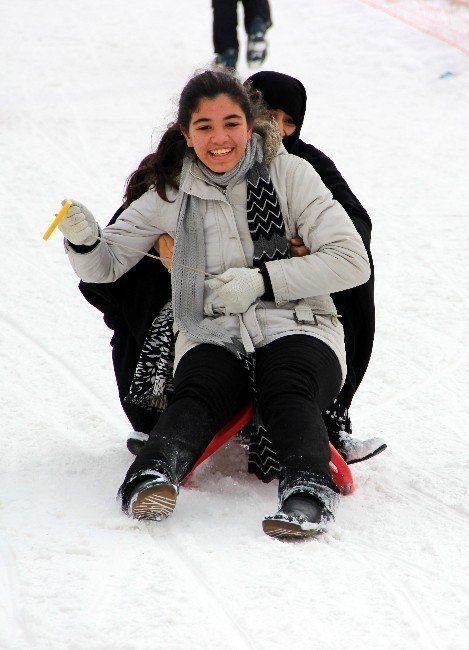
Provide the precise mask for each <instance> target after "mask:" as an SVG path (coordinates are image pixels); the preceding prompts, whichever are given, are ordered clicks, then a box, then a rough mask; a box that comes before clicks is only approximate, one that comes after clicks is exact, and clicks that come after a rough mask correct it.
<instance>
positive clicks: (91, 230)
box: [59, 201, 99, 246]
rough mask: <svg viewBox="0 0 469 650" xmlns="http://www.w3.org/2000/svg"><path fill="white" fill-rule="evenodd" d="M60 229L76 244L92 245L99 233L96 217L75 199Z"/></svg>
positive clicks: (66, 237)
mask: <svg viewBox="0 0 469 650" xmlns="http://www.w3.org/2000/svg"><path fill="white" fill-rule="evenodd" d="M59 230H60V231H61V232H62V233H63V236H64V237H65V239H68V241H69V242H71V243H72V244H75V246H92V245H93V244H94V243H95V242H96V240H97V238H98V235H99V227H98V224H97V222H96V219H95V218H94V217H93V215H92V214H91V212H90V211H89V210H88V208H85V206H84V205H82V204H81V203H78V202H77V201H73V203H72V206H71V208H70V209H69V211H68V212H67V216H66V217H65V218H64V219H62V221H61V222H60V223H59Z"/></svg>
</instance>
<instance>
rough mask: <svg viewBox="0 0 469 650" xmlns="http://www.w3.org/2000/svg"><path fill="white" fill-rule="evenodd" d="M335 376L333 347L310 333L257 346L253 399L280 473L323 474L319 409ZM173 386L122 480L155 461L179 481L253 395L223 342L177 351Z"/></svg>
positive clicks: (325, 452) (335, 385)
mask: <svg viewBox="0 0 469 650" xmlns="http://www.w3.org/2000/svg"><path fill="white" fill-rule="evenodd" d="M340 378H341V372H340V365H339V362H338V360H337V357H336V356H335V354H334V353H333V352H332V350H331V349H330V348H329V347H328V346H327V345H325V344H324V343H322V342H321V341H319V340H318V339H315V338H313V337H311V336H306V335H292V336H286V337H283V338H281V339H278V340H276V341H274V342H272V343H270V344H269V345H267V346H265V347H263V348H259V349H258V350H256V379H255V382H256V392H257V404H258V408H259V411H260V415H261V417H262V420H263V423H264V425H265V426H266V427H267V430H268V432H269V438H270V439H271V441H272V444H273V446H274V448H275V451H276V453H277V455H278V459H279V462H280V466H281V468H282V471H283V472H285V471H289V473H290V474H291V473H292V472H293V473H294V472H296V471H306V472H314V473H316V474H321V475H323V476H329V467H328V466H329V459H330V453H329V446H328V436H327V431H326V427H325V425H324V422H323V419H322V416H321V411H322V409H324V408H325V407H326V406H327V405H328V404H330V402H332V400H333V399H334V398H335V396H336V395H337V393H338V391H339V388H340ZM174 389H175V390H174V395H173V398H172V400H171V403H170V404H169V406H168V407H167V409H166V410H165V411H164V413H163V414H162V415H161V417H160V419H159V421H158V423H157V424H156V426H155V427H154V429H153V430H152V432H151V434H150V438H149V441H148V443H147V444H146V445H145V446H144V447H143V449H142V450H141V451H140V453H139V454H138V456H137V458H136V459H135V461H134V462H133V464H132V465H131V467H130V469H129V471H128V474H127V477H126V480H125V481H124V486H125V484H126V482H127V481H128V480H129V479H130V478H131V477H132V476H135V475H136V474H137V473H139V472H141V471H143V470H147V469H151V468H153V467H155V466H156V464H157V463H158V461H160V460H164V461H166V462H167V463H168V464H169V466H170V468H171V471H172V473H173V478H174V479H175V480H177V481H182V480H183V479H184V477H185V476H186V475H187V474H188V473H189V471H190V470H191V469H192V467H193V466H194V464H195V462H196V461H197V459H198V458H199V457H200V456H201V455H202V453H203V452H204V451H205V449H206V447H207V445H208V444H209V443H210V441H211V440H212V438H213V437H214V435H215V434H216V433H217V431H219V429H220V428H221V427H222V426H223V425H225V424H226V422H227V421H228V420H229V419H230V418H231V417H233V416H234V415H235V414H236V413H237V411H239V409H240V408H241V407H242V406H243V405H244V404H246V402H247V401H248V400H249V399H251V398H252V395H251V390H250V383H249V377H248V373H247V371H246V369H245V368H244V366H243V364H242V362H241V361H240V360H239V359H237V358H236V357H235V356H234V355H233V354H231V352H228V351H227V350H226V349H224V348H222V347H220V346H215V345H207V344H203V345H199V346H197V347H196V348H193V349H192V350H190V351H189V352H188V353H186V354H185V355H184V356H183V357H182V359H181V360H180V362H179V364H178V366H177V369H176V373H175V376H174Z"/></svg>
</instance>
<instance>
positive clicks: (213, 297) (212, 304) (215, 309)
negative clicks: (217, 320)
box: [204, 278, 225, 316]
mask: <svg viewBox="0 0 469 650" xmlns="http://www.w3.org/2000/svg"><path fill="white" fill-rule="evenodd" d="M223 284H224V282H222V280H219V279H218V278H209V279H208V280H205V281H204V314H205V315H206V316H220V314H224V313H225V309H224V306H223V303H222V301H221V300H220V298H219V296H218V289H219V288H220V287H222V286H223Z"/></svg>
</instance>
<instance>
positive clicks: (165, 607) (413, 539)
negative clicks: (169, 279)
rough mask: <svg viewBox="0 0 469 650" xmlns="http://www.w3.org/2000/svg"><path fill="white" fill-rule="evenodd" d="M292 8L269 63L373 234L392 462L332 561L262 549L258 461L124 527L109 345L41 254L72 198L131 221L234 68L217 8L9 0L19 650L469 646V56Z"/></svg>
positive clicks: (220, 467) (392, 25) (378, 354)
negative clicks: (180, 131) (224, 50)
mask: <svg viewBox="0 0 469 650" xmlns="http://www.w3.org/2000/svg"><path fill="white" fill-rule="evenodd" d="M401 4H402V2H401ZM413 4H415V3H413ZM433 4H435V2H434V3H433ZM439 4H440V6H441V7H443V8H444V6H445V5H447V6H449V4H454V3H449V4H448V3H444V2H443V0H442V1H441V2H440V3H439ZM458 4H461V3H458ZM390 5H392V3H390ZM272 8H273V16H274V23H275V26H274V27H273V28H272V30H271V31H270V34H269V40H270V47H271V52H270V56H269V59H268V61H267V65H266V66H265V67H266V69H274V70H278V71H281V72H286V73H290V74H293V75H296V76H298V77H299V78H300V79H302V81H303V82H304V83H305V86H306V88H307V90H308V93H309V108H308V111H307V120H306V124H305V127H304V130H303V134H304V139H305V140H307V141H310V142H314V143H315V144H316V145H317V146H318V147H319V148H321V149H323V150H324V151H326V152H327V153H328V154H329V155H330V156H331V157H332V158H333V160H334V161H335V162H336V164H337V165H338V167H339V169H340V170H341V171H342V173H343V175H344V176H345V178H346V179H347V180H348V181H349V183H350V185H351V187H352V188H353V190H354V191H355V192H356V194H357V195H358V197H359V198H360V199H361V201H362V202H363V203H364V205H365V206H366V207H367V209H368V210H369V212H370V214H371V215H372V218H373V222H374V240H373V252H374V258H375V264H376V291H377V295H376V302H377V316H378V322H377V337H376V345H375V350H374V354H373V358H372V362H371V366H370V368H369V372H368V373H367V376H366V378H365V381H364V383H363V385H362V388H361V389H360V391H359V394H358V395H357V398H356V401H355V403H354V406H353V411H352V420H353V423H354V429H355V433H356V434H357V435H360V434H362V435H364V436H368V435H380V436H382V437H384V438H385V439H386V440H387V442H388V444H389V448H388V450H387V451H386V452H385V453H384V454H382V455H381V456H379V457H377V458H376V459H374V460H371V461H369V462H366V463H362V464H359V465H354V466H353V471H354V476H355V479H356V483H357V489H356V492H355V494H354V495H352V496H349V497H346V498H344V499H343V500H342V504H341V508H340V511H339V513H338V516H337V521H336V523H335V524H334V525H333V526H332V528H331V530H330V532H329V533H327V534H326V535H324V536H323V537H322V538H320V539H317V540H314V541H309V542H307V543H300V544H283V543H280V542H277V541H274V540H272V539H270V538H268V537H267V536H265V535H264V534H263V533H262V530H261V525H260V522H261V519H262V516H263V515H264V514H265V513H267V512H272V511H273V510H274V509H275V504H276V486H275V485H273V484H269V485H264V484H262V483H260V482H259V481H257V480H256V479H255V478H254V477H252V476H250V475H248V474H247V473H246V472H245V470H244V464H243V461H244V458H243V454H242V452H241V450H240V449H239V448H237V447H235V446H233V445H231V448H229V449H228V450H225V451H223V452H220V453H219V454H218V456H216V457H214V458H213V459H210V461H208V462H207V463H206V464H205V465H204V466H202V467H201V468H200V469H199V470H198V471H197V473H196V474H195V476H194V478H193V480H192V483H191V485H190V487H188V488H186V489H183V490H182V492H181V495H180V498H179V501H178V506H177V509H176V511H175V513H174V515H173V517H172V518H171V519H170V520H168V521H166V522H164V523H162V524H153V523H152V524H148V523H136V522H135V521H132V520H130V519H128V518H126V517H124V516H123V515H122V513H121V512H120V510H119V506H118V504H117V502H116V501H115V494H116V490H117V487H118V485H119V484H120V482H121V480H122V477H123V475H124V473H125V471H126V469H127V467H128V465H129V463H130V461H131V456H130V454H129V453H128V452H127V450H126V447H125V439H126V436H127V433H128V431H129V426H128V423H127V421H126V419H125V417H124V415H123V413H122V412H121V409H120V405H119V402H118V399H117V392H116V389H115V382H114V377H113V372H112V367H111V358H110V348H109V345H108V342H109V331H108V330H107V329H106V328H105V326H104V324H103V323H102V321H101V318H100V315H99V313H98V312H97V311H95V310H93V309H92V308H91V307H90V306H89V305H88V304H87V303H85V302H84V300H83V299H82V298H81V296H80V294H79V292H78V290H77V288H76V286H77V279H76V277H75V276H74V274H73V272H72V270H71V269H70V267H69V265H68V262H67V259H66V258H65V255H64V253H63V249H62V244H61V238H60V237H59V236H58V235H57V234H56V235H55V236H53V237H52V239H51V240H50V241H49V242H48V243H45V242H44V241H42V239H41V236H42V233H43V232H44V230H45V228H46V226H47V225H48V223H49V222H50V221H51V219H52V217H53V214H54V212H56V211H57V209H58V207H59V205H60V201H61V200H62V199H63V198H64V197H72V198H76V199H78V200H80V201H82V202H84V203H85V204H86V205H88V206H89V207H90V208H91V209H92V211H93V212H94V214H95V215H96V216H97V218H98V220H99V221H100V222H101V223H102V224H104V223H105V222H107V220H108V218H109V217H110V215H111V214H112V213H113V211H114V210H115V208H116V207H118V206H119V204H120V200H121V196H122V192H123V187H124V182H125V179H126V177H127V175H128V174H129V173H130V172H131V171H132V170H133V169H134V168H135V167H136V165H137V164H138V162H139V161H140V160H141V158H142V157H143V155H145V154H146V153H147V152H148V151H149V150H150V148H151V146H152V145H153V144H154V143H155V142H156V141H157V139H158V137H159V135H160V133H161V132H162V130H163V129H164V127H165V125H166V123H167V122H168V121H169V120H170V119H171V118H172V115H173V109H174V105H175V104H174V98H175V96H176V94H177V93H178V91H179V90H180V89H181V88H182V86H183V85H184V83H185V81H186V80H187V78H188V77H189V76H190V74H191V73H192V72H193V70H194V69H195V67H197V66H202V65H204V64H206V63H208V62H209V61H210V59H211V40H210V39H211V15H210V3H209V1H208V0H191V1H190V2H189V0H179V1H176V2H167V1H164V2H163V0H135V1H134V2H132V3H129V2H125V1H124V0H112V1H111V0H100V2H95V1H94V0H76V1H75V2H61V3H58V2H54V1H53V0H42V2H35V1H34V0H16V1H15V2H14V3H13V2H10V3H6V2H4V3H2V8H1V23H2V39H1V41H0V60H1V61H2V66H1V69H0V80H1V97H2V99H1V103H0V144H1V158H0V170H1V180H0V206H1V224H2V228H1V235H2V237H1V258H2V263H1V271H0V273H1V275H0V295H1V302H0V340H1V347H0V354H1V368H2V371H1V383H0V389H1V394H2V398H3V399H2V402H3V407H2V436H1V440H2V443H1V455H0V466H1V469H0V484H1V485H0V531H1V535H0V552H1V555H0V558H1V561H0V606H1V608H0V648H2V649H6V650H17V649H19V650H23V649H29V648H32V649H48V650H49V649H67V650H68V649H73V650H82V649H89V648H93V649H105V650H107V649H111V648H112V649H117V650H130V649H138V650H140V649H141V648H158V649H160V648H162V649H164V650H166V649H167V650H179V649H181V650H182V649H190V650H193V649H194V650H199V649H210V650H212V649H223V650H225V649H226V650H244V649H248V648H249V649H252V650H254V649H255V650H267V649H268V648H269V649H270V648H300V649H302V650H303V649H304V650H310V649H316V648H318V649H319V648H321V649H322V650H337V649H339V648H343V647H347V648H349V649H350V650H361V649H368V648H380V649H381V648H383V649H384V648H386V649H390V648H399V649H400V650H407V649H415V648H419V649H420V648H422V649H423V648H425V649H426V650H427V649H432V650H433V649H437V648H440V649H448V650H449V649H451V650H456V649H458V650H459V649H463V648H469V642H468V638H469V629H468V628H469V623H468V612H469V607H468V602H469V588H468V586H467V575H468V551H467V538H468V534H469V507H468V497H469V495H468V488H467V485H468V478H469V477H468V465H469V460H468V438H467V434H468V431H467V406H466V408H464V403H466V405H467V401H466V400H467V382H468V378H469V377H468V375H469V372H468V355H467V341H468V333H469V332H468V324H467V315H468V310H467V305H468V295H469V268H468V262H467V259H468V246H467V239H466V238H467V235H468V232H469V225H468V218H469V208H468V205H469V183H468V171H467V169H468V168H467V152H468V147H469V101H468V100H469V69H468V59H467V57H465V56H464V54H463V53H462V52H461V51H459V50H457V49H456V48H453V47H451V46H449V45H448V44H445V43H442V42H441V41H438V40H436V39H434V38H432V37H431V36H429V35H427V34H424V33H421V32H419V31H417V30H415V29H413V28H412V27H409V26H408V25H406V24H404V23H402V22H399V21H397V20H395V19H393V18H392V17H390V16H389V15H386V14H384V13H381V12H378V11H376V10H375V9H373V8H371V7H370V6H366V5H365V4H363V3H361V2H358V1H355V0H314V1H312V0H289V1H288V2H281V1H277V2H276V1H275V0H273V2H272ZM460 8H461V7H460ZM468 14H469V9H466V13H464V12H461V13H460V18H459V20H466V21H469V15H468ZM240 72H241V74H242V75H243V76H247V74H248V70H247V68H246V67H245V66H244V63H242V64H241V66H240ZM448 73H451V74H448Z"/></svg>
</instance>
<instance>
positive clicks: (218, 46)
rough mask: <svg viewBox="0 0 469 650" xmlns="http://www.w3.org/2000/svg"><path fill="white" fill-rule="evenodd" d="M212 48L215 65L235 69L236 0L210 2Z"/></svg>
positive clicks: (236, 44)
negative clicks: (211, 11) (211, 12)
mask: <svg viewBox="0 0 469 650" xmlns="http://www.w3.org/2000/svg"><path fill="white" fill-rule="evenodd" d="M212 10H213V48H214V50H215V55H216V57H215V61H214V63H215V64H216V65H220V66H223V67H224V68H236V64H237V62H238V51H239V44H238V34H237V28H238V0H212Z"/></svg>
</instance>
